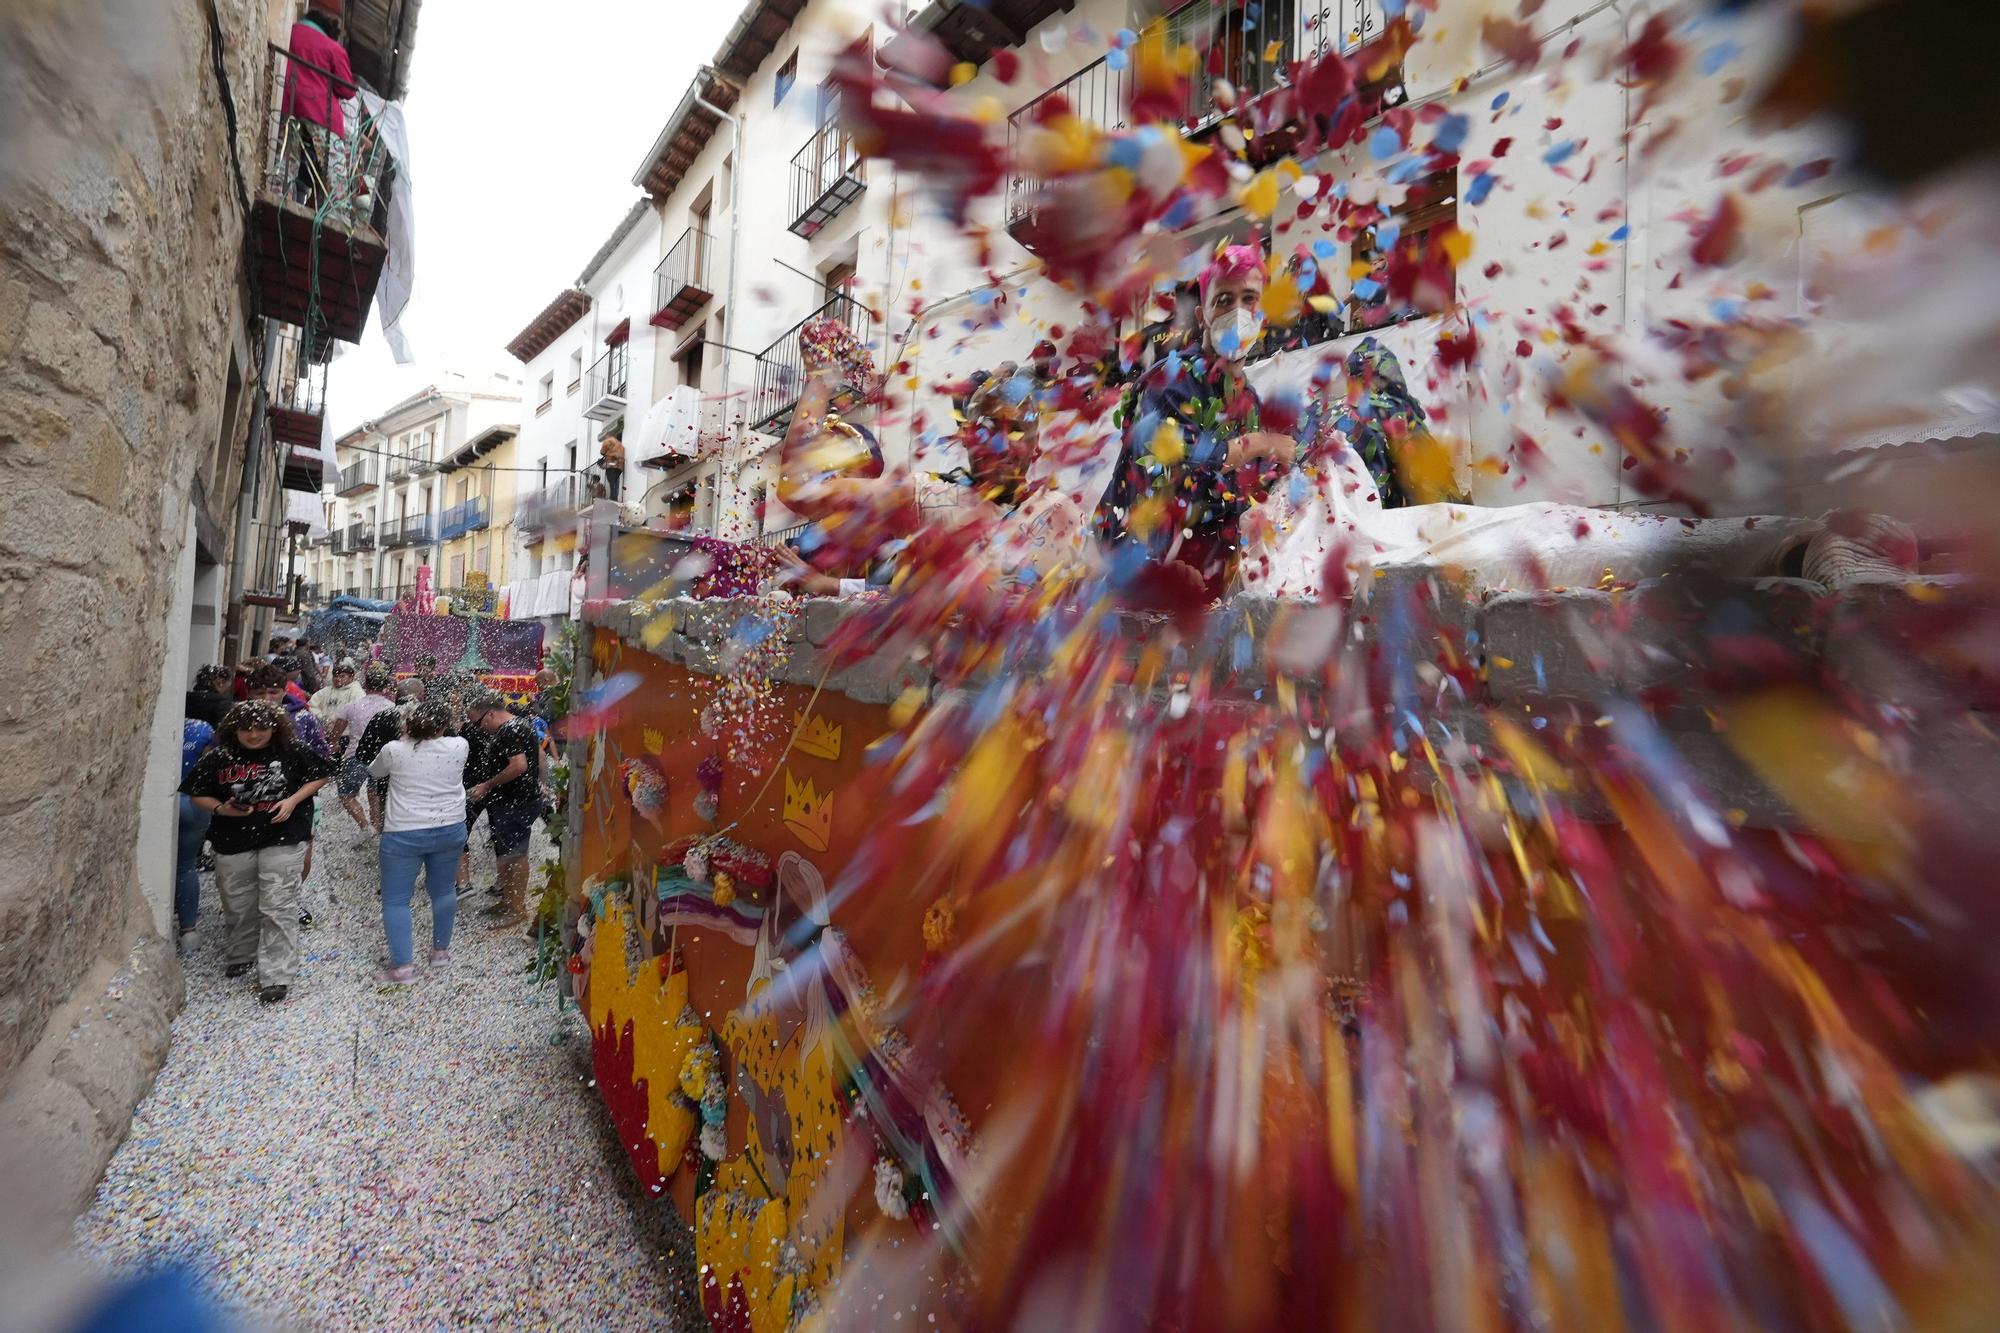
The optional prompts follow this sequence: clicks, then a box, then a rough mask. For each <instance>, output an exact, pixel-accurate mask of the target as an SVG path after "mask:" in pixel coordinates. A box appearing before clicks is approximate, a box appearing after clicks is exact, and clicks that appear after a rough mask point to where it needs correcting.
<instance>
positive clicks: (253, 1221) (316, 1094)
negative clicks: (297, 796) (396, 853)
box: [77, 801, 692, 1330]
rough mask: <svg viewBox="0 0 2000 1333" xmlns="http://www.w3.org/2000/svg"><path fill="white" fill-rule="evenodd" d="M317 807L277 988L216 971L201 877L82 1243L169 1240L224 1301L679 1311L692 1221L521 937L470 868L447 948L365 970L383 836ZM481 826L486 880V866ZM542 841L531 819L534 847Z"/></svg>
mask: <svg viewBox="0 0 2000 1333" xmlns="http://www.w3.org/2000/svg"><path fill="white" fill-rule="evenodd" d="M326 806H327V808H325V809H323V810H322V812H321V839H320V843H319V848H318V853H317V855H318V864H317V865H315V866H314V868H313V876H312V879H311V881H310V882H309V883H308V886H307V894H306V897H307V899H308V901H309V903H310V904H311V906H312V908H313V911H314V912H315V914H316V916H317V918H318V920H317V924H316V925H315V926H314V927H313V928H312V929H310V930H308V931H306V932H305V935H304V944H305V964H304V968H303V971H302V975H301V976H300V978H299V982H298V984H297V985H295V986H294V987H293V988H292V994H291V998H290V999H289V1000H288V1001H287V1002H285V1003H284V1004H282V1005H277V1006H271V1007H266V1006H262V1005H259V1004H258V1003H257V998H256V992H255V987H254V985H253V982H254V977H245V978H242V979H239V980H234V981H232V980H227V979H225V978H224V977H223V975H222V958H221V932H222V919H221V913H220V911H219V910H217V908H216V906H215V903H216V899H215V897H214V893H213V886H212V884H211V883H210V882H209V881H208V877H207V876H204V877H203V886H202V916H201V924H200V928H199V933H198V939H197V941H196V942H195V943H194V944H193V945H192V947H191V948H189V949H188V950H187V951H186V952H185V953H184V954H183V959H182V961H183V964H184V966H185V968H186V972H187V988H188V1002H187V1008H186V1010H185V1011H184V1012H183V1013H182V1015H181V1016H180V1018H179V1019H178V1020H177V1021H176V1022H175V1024H174V1043H173V1049H172V1051H171V1053H170V1055H169V1056H168V1059H167V1063H166V1067H165V1068H164V1069H163V1070H162V1071H161V1073H160V1076H159V1079H158V1081H157V1082H156V1083H155V1085H154V1087H153V1090H152V1092H151V1094H150V1095H149V1096H148V1097H147V1099H146V1101H145V1102H144V1104H142V1105H141V1106H140V1108H139V1113H138V1117H137V1119H136V1120H135V1121H134V1122H133V1125H132V1132H131V1136H130V1138H128V1139H127V1140H126V1142H125V1144H124V1145H123V1146H122V1147H121V1148H120V1149H119V1151H118V1154H117V1156H116V1157H115V1158H113V1160H112V1163H111V1166H110V1169H109V1171H108V1172H107V1173H106V1176H105V1179H104V1182H103V1184H102V1185H101V1186H100V1187H99V1190H98V1194H97V1199H96V1202H95V1204H94V1205H93V1207H92V1208H91V1210H90V1212H89V1213H87V1214H86V1215H85V1216H84V1217H83V1218H82V1219H81V1220H80V1221H79V1222H78V1224H77V1236H78V1241H79V1244H80V1246H81V1247H82V1249H83V1250H84V1252H85V1254H86V1255H87V1256H89V1257H90V1258H91V1259H92V1260H93V1261H94V1262H97V1263H100V1264H103V1265H105V1266H106V1267H109V1268H112V1269H117V1270H125V1269H129V1268H143V1267H149V1266H152V1265H155V1264H158V1263H161V1262H166V1261H180V1262H183V1263H185V1264H187V1265H189V1266H190V1267H192V1268H193V1269H194V1270H195V1271H196V1272H198V1273H199V1274H201V1275H202V1276H203V1278H204V1280H205V1282H206V1284H207V1285H208V1287H209V1288H210V1289H211V1290H212V1291H213V1292H214V1294H215V1295H216V1296H217V1297H218V1298H219V1299H220V1300H222V1301H223V1302H225V1303H226V1304H228V1305H230V1306H231V1307H233V1308H236V1309H238V1310H241V1311H243V1312H245V1313H250V1314H254V1315H257V1316H262V1317H263V1318H266V1319H270V1320H272V1321H275V1322H277V1323H280V1324H283V1325H291V1326H299V1325H303V1326H306V1327H310V1328H315V1329H424V1330H428V1329H445V1328H454V1329H455V1328H485V1327H505V1328H580V1329H581V1328H588V1329H623V1328H635V1329H636V1328H661V1327H686V1326H688V1325H687V1322H686V1315H685V1312H686V1310H687V1306H686V1304H685V1302H686V1295H687V1293H686V1292H685V1290H684V1289H683V1288H682V1287H681V1285H680V1284H678V1283H677V1282H676V1280H675V1277H674V1275H675V1274H676V1273H680V1272H686V1271H688V1270H689V1269H691V1267H692V1265H691V1262H690V1261H689V1260H688V1259H687V1258H686V1257H685V1256H686V1255H687V1253H688V1250H689V1248H690V1242H689V1241H688V1240H687V1238H686V1236H685V1234H684V1233H682V1231H681V1228H680V1225H679V1223H678V1221H677V1220H676V1219H675V1217H674V1215H673V1212H672V1209H671V1207H667V1206H663V1205H661V1204H659V1203H652V1204H650V1205H648V1204H647V1203H646V1202H644V1201H642V1200H640V1199H639V1198H638V1196H637V1187H636V1186H635V1185H634V1184H633V1181H632V1177H631V1175H630V1172H629V1171H628V1170H627V1169H626V1168H625V1166H624V1164H623V1161H622V1159H621V1157H620V1156H619V1153H618V1146H617V1144H616V1143H615V1142H614V1141H612V1139H611V1138H610V1136H609V1132H608V1128H607V1121H606V1119H605V1116H604V1115H603V1113H602V1109H601V1107H600V1106H599V1105H598V1103H597V1101H596V1097H595V1094H594V1093H593V1092H592V1091H591V1090H590V1089H589V1087H588V1085H587V1082H586V1079H587V1076H588V1065H589V1060H588V1044H589V1043H588V1035H587V1032H586V1030H585V1027H584V1025H583V1023H582V1021H581V1020H580V1019H579V1018H578V1017H577V1014H576V1011H575V1009H574V1007H570V1008H569V1009H568V1010H567V1011H566V1012H559V1010H558V1008H557V1004H556V1000H555V995H554V990H553V987H552V986H543V987H540V988H535V987H533V986H532V985H531V978H530V977H529V975H528V971H527V967H528V963H529V959H530V956H531V953H532V949H531V946H530V945H529V944H528V943H527V942H526V940H525V939H524V938H523V936H522V935H521V934H520V933H519V932H506V933H505V934H502V935H495V934H491V933H489V932H488V930H487V929H486V923H485V922H483V921H481V920H480V919H479V917H478V914H477V910H478V908H479V906H481V905H483V904H484V903H486V902H490V901H491V899H490V898H487V897H486V896H485V895H483V894H481V893H478V892H477V891H476V890H475V893H474V895H473V897H472V900H471V901H470V902H468V903H465V904H462V905H461V908H460V912H459V921H458V935H457V939H456V940H455V941H454V943H453V947H452V953H453V958H452V961H451V963H450V964H449V965H448V966H446V967H441V968H429V967H426V966H425V965H424V964H423V963H422V962H421V961H420V962H419V964H418V969H419V975H420V979H419V981H418V983H417V984H416V985H414V986H411V987H407V988H404V989H402V990H399V991H381V990H379V989H378V988H377V986H376V985H375V982H374V971H375V968H376V966H377V965H378V964H379V962H380V961H381V960H382V958H383V957H384V956H385V954H386V946H385V943H384V939H383V935H382V925H381V918H380V915H379V908H378V901H377V898H376V893H375V886H376V882H377V881H376V874H375V856H374V848H375V844H374V841H373V840H372V839H369V838H366V836H365V835H363V834H361V833H360V832H359V831H358V830H356V829H354V828H353V826H352V824H351V823H350V822H349V821H348V820H347V818H346V817H345V816H344V815H343V814H342V813H341V812H340V809H339V807H338V806H337V805H334V804H333V803H332V802H330V801H329V802H327V803H326ZM485 838H486V834H485V829H484V826H483V825H482V826H481V829H480V831H479V833H478V835H477V850H476V851H475V854H474V860H473V882H474V883H475V885H487V884H491V883H492V882H493V872H492V866H493V861H492V854H491V852H490V851H489V850H487V849H486V847H485ZM546 850H547V849H546V846H545V844H544V843H543V842H542V841H541V834H540V831H539V830H537V841H536V846H535V848H534V857H535V862H536V864H539V863H540V860H541V858H542V856H543V855H545V854H546ZM329 896H331V899H332V901H329ZM416 900H417V906H416V908H415V917H416V922H415V924H416V938H417V956H418V958H419V960H421V959H423V958H424V956H425V952H426V947H427V945H428V943H429V937H430V913H429V906H428V901H427V899H426V897H425V895H424V893H423V891H422V889H421V888H420V889H419V890H418V892H417V895H416ZM677 1256H678V1257H677ZM675 1310H679V1311H681V1312H682V1313H681V1316H680V1317H679V1318H675V1317H674V1315H673V1313H672V1312H673V1311H675ZM260 1322H261V1320H260Z"/></svg>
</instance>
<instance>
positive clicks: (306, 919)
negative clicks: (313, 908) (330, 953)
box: [299, 912, 313, 930]
mask: <svg viewBox="0 0 2000 1333" xmlns="http://www.w3.org/2000/svg"><path fill="white" fill-rule="evenodd" d="M312 923H313V914H312V913H311V912H300V913H299V924H300V925H301V926H304V927H306V928H307V929H308V930H310V929H311V928H312Z"/></svg>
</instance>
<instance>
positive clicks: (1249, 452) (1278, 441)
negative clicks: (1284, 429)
mask: <svg viewBox="0 0 2000 1333" xmlns="http://www.w3.org/2000/svg"><path fill="white" fill-rule="evenodd" d="M1298 456H1299V446H1298V445H1297V444H1296V443H1295V442H1293V440H1292V437H1291V436H1289V435H1280V434H1278V433H1277V432H1276V431H1271V430H1254V431H1251V432H1250V433H1249V434H1247V435H1239V436H1237V437H1236V438H1235V439H1233V440H1231V441H1230V442H1229V455H1228V466H1229V467H1232V468H1239V467H1243V466H1245V465H1246V464H1249V463H1255V462H1262V461H1266V460H1268V461H1270V462H1273V463H1279V464H1282V465H1284V466H1285V467H1290V466H1291V465H1292V463H1293V461H1294V460H1296V459H1297V458H1298Z"/></svg>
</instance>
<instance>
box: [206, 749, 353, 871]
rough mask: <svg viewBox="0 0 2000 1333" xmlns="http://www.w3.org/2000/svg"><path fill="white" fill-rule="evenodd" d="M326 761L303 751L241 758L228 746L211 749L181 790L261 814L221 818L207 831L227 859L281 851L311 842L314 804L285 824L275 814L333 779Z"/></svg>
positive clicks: (251, 754) (305, 804) (257, 753)
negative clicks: (302, 791)
mask: <svg viewBox="0 0 2000 1333" xmlns="http://www.w3.org/2000/svg"><path fill="white" fill-rule="evenodd" d="M332 772H333V770H332V768H331V767H329V766H328V764H327V762H326V760H324V759H322V758H320V757H319V756H318V755H316V754H314V753H313V752H312V751H311V750H308V749H305V748H303V747H302V746H297V745H287V746H284V747H282V748H280V747H278V746H268V747H266V748H265V749H262V750H257V751H251V752H244V753H238V752H236V751H234V750H232V749H230V748H229V747H228V746H225V745H212V746H210V747H209V748H208V750H207V751H206V752H205V753H204V754H203V755H202V756H201V758H200V759H198V760H196V761H195V766H194V772H192V773H190V774H188V777H187V781H185V782H183V783H182V784H181V790H182V791H183V792H185V793H187V794H188V795H189V796H210V797H213V798H215V799H216V800H226V801H234V802H235V803H236V804H237V805H239V806H242V807H244V808H246V809H249V810H253V811H255V812H256V813H254V814H251V815H222V814H218V815H216V816H215V818H214V819H213V820H212V821H210V823H209V826H208V840H209V841H210V842H211V843H213V844H215V850H216V852H217V853H218V854H220V855H223V856H229V855H233V854H235V853H237V852H254V851H256V850H257V849H258V848H260V847H279V846H284V845H286V844H289V843H299V842H306V841H308V840H309V839H310V838H311V837H312V802H310V801H306V802H303V803H301V804H300V806H299V808H298V809H297V810H295V811H293V812H292V817H291V818H290V819H287V820H285V821H284V822H283V823H274V822H272V819H271V811H272V810H274V809H276V808H277V806H278V803H279V802H281V801H283V800H284V799H285V798H286V797H287V796H290V795H291V794H292V793H293V792H295V791H297V790H298V789H299V788H301V787H303V786H305V785H306V784H307V783H308V782H317V781H318V780H319V779H321V778H324V777H327V776H329V775H331V773H332Z"/></svg>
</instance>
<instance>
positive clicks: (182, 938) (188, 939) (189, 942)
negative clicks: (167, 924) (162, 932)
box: [174, 926, 194, 949]
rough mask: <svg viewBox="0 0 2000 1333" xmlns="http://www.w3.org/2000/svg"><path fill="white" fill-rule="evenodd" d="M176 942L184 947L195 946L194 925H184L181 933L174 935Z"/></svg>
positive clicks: (190, 947)
mask: <svg viewBox="0 0 2000 1333" xmlns="http://www.w3.org/2000/svg"><path fill="white" fill-rule="evenodd" d="M174 943H176V944H178V945H179V946H180V947H181V948H183V949H192V948H193V947H194V927H193V926H182V927H181V929H180V933H179V934H178V935H176V936H174Z"/></svg>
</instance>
